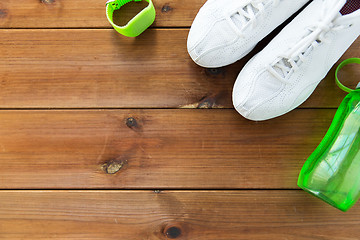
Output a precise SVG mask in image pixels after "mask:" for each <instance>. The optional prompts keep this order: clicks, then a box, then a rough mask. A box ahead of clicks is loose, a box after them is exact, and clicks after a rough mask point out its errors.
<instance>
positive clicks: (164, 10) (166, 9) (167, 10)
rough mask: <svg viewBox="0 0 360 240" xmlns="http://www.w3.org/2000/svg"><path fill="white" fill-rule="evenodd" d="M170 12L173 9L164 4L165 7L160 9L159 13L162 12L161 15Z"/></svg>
mask: <svg viewBox="0 0 360 240" xmlns="http://www.w3.org/2000/svg"><path fill="white" fill-rule="evenodd" d="M172 10H173V8H172V7H170V6H169V5H168V4H165V5H164V6H163V7H162V8H161V12H163V13H166V12H170V11H172Z"/></svg>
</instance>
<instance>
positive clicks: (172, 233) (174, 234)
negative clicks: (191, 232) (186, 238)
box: [165, 227, 181, 239]
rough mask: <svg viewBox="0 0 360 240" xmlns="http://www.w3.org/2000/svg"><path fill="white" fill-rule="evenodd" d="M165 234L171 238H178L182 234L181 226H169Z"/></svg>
mask: <svg viewBox="0 0 360 240" xmlns="http://www.w3.org/2000/svg"><path fill="white" fill-rule="evenodd" d="M165 235H166V237H168V238H171V239H175V238H178V237H180V236H181V229H180V228H179V227H169V228H167V229H165Z"/></svg>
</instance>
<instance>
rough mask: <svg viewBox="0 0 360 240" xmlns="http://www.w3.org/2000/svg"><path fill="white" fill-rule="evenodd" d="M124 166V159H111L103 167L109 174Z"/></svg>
mask: <svg viewBox="0 0 360 240" xmlns="http://www.w3.org/2000/svg"><path fill="white" fill-rule="evenodd" d="M123 166H124V161H110V162H108V163H105V164H104V165H103V169H104V171H105V172H106V173H108V174H115V173H117V172H118V171H120V169H121V168H122V167H123Z"/></svg>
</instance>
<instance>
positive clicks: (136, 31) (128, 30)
mask: <svg viewBox="0 0 360 240" xmlns="http://www.w3.org/2000/svg"><path fill="white" fill-rule="evenodd" d="M132 1H134V2H141V1H142V0H109V1H108V2H107V3H106V17H107V19H108V20H109V22H110V23H111V25H112V26H113V27H114V29H115V30H116V31H117V32H118V33H120V34H122V35H124V36H127V37H136V36H139V35H140V34H141V33H142V32H144V31H145V30H146V29H147V28H148V27H150V25H151V24H152V23H153V22H154V20H155V7H154V5H153V3H152V0H144V1H146V2H148V3H149V5H148V6H147V7H146V8H144V9H143V10H142V11H141V12H139V13H138V14H137V15H136V16H135V17H134V18H132V19H131V20H130V21H129V22H128V23H127V24H126V25H125V26H118V25H116V24H115V23H114V21H113V14H114V11H115V10H118V9H120V8H121V7H122V6H124V5H125V4H126V3H129V2H132Z"/></svg>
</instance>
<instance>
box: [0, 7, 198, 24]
mask: <svg viewBox="0 0 360 240" xmlns="http://www.w3.org/2000/svg"><path fill="white" fill-rule="evenodd" d="M105 2H106V0H104V1H102V0H26V1H17V0H1V2H0V28H111V25H110V24H109V23H108V21H107V19H106V14H105ZM153 2H154V5H155V8H156V21H155V23H154V25H153V26H154V27H189V26H190V25H191V23H192V21H193V20H194V18H195V15H196V13H197V12H198V10H199V9H200V7H201V6H202V5H203V4H204V3H205V0H184V1H177V0H156V1H153Z"/></svg>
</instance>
